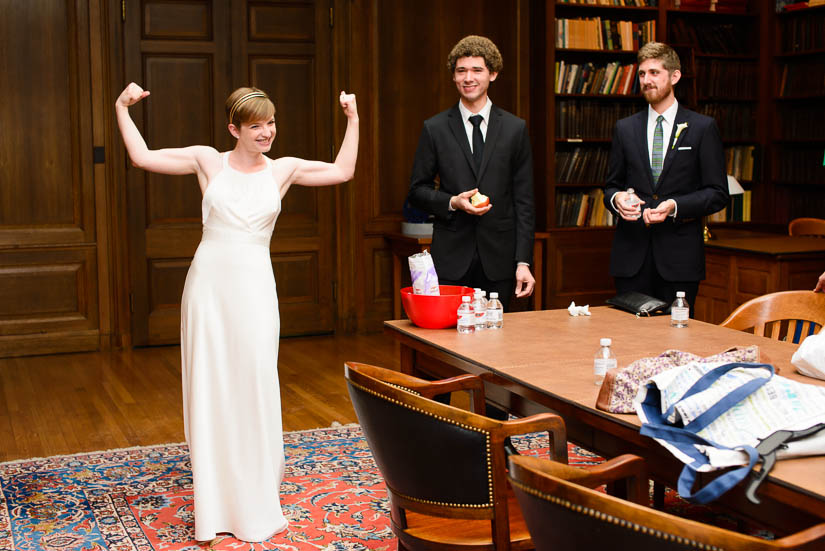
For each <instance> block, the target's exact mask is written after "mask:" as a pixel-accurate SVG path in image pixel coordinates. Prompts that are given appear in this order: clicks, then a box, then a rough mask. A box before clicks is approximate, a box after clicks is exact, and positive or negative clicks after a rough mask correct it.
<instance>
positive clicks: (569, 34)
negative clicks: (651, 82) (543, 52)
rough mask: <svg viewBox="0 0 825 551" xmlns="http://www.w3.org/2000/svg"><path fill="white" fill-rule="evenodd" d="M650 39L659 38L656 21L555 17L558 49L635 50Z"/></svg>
mask: <svg viewBox="0 0 825 551" xmlns="http://www.w3.org/2000/svg"><path fill="white" fill-rule="evenodd" d="M651 40H656V21H654V20H651V21H641V22H638V23H637V22H635V21H614V20H611V19H602V18H601V17H590V18H584V19H556V47H557V48H574V49H586V50H627V51H635V50H638V49H639V48H640V47H641V46H644V45H645V44H646V43H647V42H650V41H651Z"/></svg>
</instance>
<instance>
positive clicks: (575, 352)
mask: <svg viewBox="0 0 825 551" xmlns="http://www.w3.org/2000/svg"><path fill="white" fill-rule="evenodd" d="M591 312H592V316H589V317H571V316H570V315H569V314H568V313H567V310H544V311H537V312H518V313H513V314H505V315H504V327H503V329H501V330H499V331H484V332H482V333H477V334H470V335H460V334H458V333H457V332H456V331H455V329H443V330H431V329H421V328H419V327H416V326H415V325H413V324H412V323H411V322H409V321H408V320H396V321H387V322H385V323H384V327H385V331H386V332H387V333H389V334H391V335H392V336H393V337H394V338H396V339H397V340H398V341H399V343H400V345H401V370H402V371H403V372H405V373H411V374H414V375H419V376H425V378H443V377H450V376H454V375H458V374H461V373H472V374H475V375H479V376H481V377H482V378H483V379H484V380H485V381H486V382H488V383H489V384H487V385H486V389H485V391H486V394H487V398H488V400H490V401H492V402H495V403H496V404H498V405H499V406H500V407H502V408H504V409H506V410H508V411H511V412H512V413H514V414H515V415H530V414H533V413H538V412H541V411H548V410H550V411H555V412H557V413H559V414H560V415H562V416H563V417H564V420H565V423H566V426H567V434H568V439H569V440H570V441H572V442H575V443H577V444H579V445H581V446H583V447H585V448H586V449H589V450H591V451H593V452H596V453H598V454H600V455H602V456H605V457H614V456H617V455H620V454H623V453H634V454H637V455H640V456H642V457H644V458H645V459H646V460H647V466H648V470H649V472H650V476H651V478H652V479H654V480H658V481H661V482H664V483H666V484H669V485H671V486H672V487H673V486H675V481H676V479H677V477H678V473H679V471H680V470H681V468H682V466H683V465H682V463H681V462H679V461H678V460H676V459H675V458H674V457H673V456H672V455H671V454H670V453H669V452H668V451H667V450H665V448H664V447H662V446H661V445H660V444H658V443H657V442H655V441H654V440H652V439H651V438H648V437H646V436H641V435H640V434H639V425H640V422H639V419H638V417H637V416H636V415H635V414H611V413H607V412H604V411H601V410H597V409H596V406H595V404H596V398H597V396H598V392H599V387H598V386H596V385H595V384H594V380H593V357H594V355H595V353H596V351H597V350H598V347H599V339H600V338H601V337H611V338H612V339H613V349H614V353H615V354H616V358H617V359H618V363H619V366H625V365H628V364H629V363H631V362H632V361H634V360H636V359H638V358H643V357H649V356H656V355H659V354H661V353H662V352H663V351H665V350H668V349H676V350H683V351H686V352H691V353H693V354H697V355H699V356H709V355H712V354H715V353H718V352H721V351H724V350H726V349H728V348H730V347H732V346H747V345H752V344H756V345H758V346H759V348H760V355H761V357H760V359H761V361H762V362H765V363H770V364H773V365H774V366H775V367H776V368H778V369H779V370H780V374H781V375H783V376H786V377H789V378H792V379H796V380H799V381H803V382H805V383H811V384H823V385H825V382H824V381H817V380H816V379H811V378H808V377H803V376H801V375H799V374H797V373H796V371H795V369H794V368H793V366H792V365H791V363H790V360H791V356H792V355H793V352H794V350H795V349H796V345H794V344H789V343H784V342H778V341H773V340H770V339H767V338H764V337H756V336H754V335H751V334H749V333H744V332H740V331H733V330H731V329H726V328H723V327H719V326H716V325H711V324H708V323H703V322H700V321H696V320H691V321H690V324H689V325H688V327H687V328H681V329H679V328H673V327H670V319H669V317H667V316H656V317H641V318H636V317H635V316H633V315H632V314H627V313H625V312H621V311H619V310H615V309H613V308H610V307H598V308H593V309H591ZM704 476H705V477H707V475H704ZM700 481H701V482H702V483H704V482H706V481H707V478H704V479H700ZM757 495H758V496H759V497H760V499H761V500H762V503H761V504H760V505H759V506H755V505H753V504H751V503H750V502H749V501H747V499H746V498H745V496H744V490H743V489H742V485H741V484H740V485H739V486H738V487H737V488H735V489H733V490H731V491H730V492H728V493H727V494H726V495H724V496H723V497H722V498H721V499H720V500H719V502H718V503H720V504H721V505H724V506H726V507H730V508H731V509H732V510H734V511H736V512H737V513H739V514H742V515H744V516H746V517H750V518H753V519H756V520H759V521H760V522H762V523H763V524H765V525H767V526H772V527H774V528H775V529H777V530H780V531H782V530H799V529H801V528H803V527H805V526H811V525H813V524H816V523H818V522H823V520H825V457H811V458H803V459H789V460H783V461H778V462H777V463H776V465H775V467H774V469H773V471H772V473H771V474H770V476H769V477H768V479H767V480H766V481H765V482H763V484H762V485H761V486H760V488H759V491H758V492H757Z"/></svg>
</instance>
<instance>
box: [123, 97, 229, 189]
mask: <svg viewBox="0 0 825 551" xmlns="http://www.w3.org/2000/svg"><path fill="white" fill-rule="evenodd" d="M148 95H149V91H148V90H145V91H144V90H143V88H141V87H140V86H138V85H137V84H135V83H134V82H132V83H130V84H129V85H128V86H127V87H126V88H125V89H124V90H123V92H121V93H120V96H118V98H117V101H115V113H116V114H117V125H118V127H119V128H120V134H121V136H123V143H124V144H125V145H126V151H127V152H128V153H129V158H130V159H131V160H132V164H133V165H134V166H136V167H138V168H142V169H143V170H148V171H150V172H159V173H161V174H197V173H202V172H203V169H202V166H203V164H204V161H205V160H206V158H207V157H208V156H210V155H217V151H215V150H214V149H213V148H211V147H208V146H203V145H194V146H190V147H181V148H168V149H155V150H152V149H149V148H148V147H147V146H146V142H145V141H144V139H143V136H141V135H140V131H139V130H138V129H137V126H135V123H134V121H132V117H131V116H130V115H129V107H130V106H132V105H134V104H136V103H137V102H139V101H140V100H142V99H143V98H145V97H146V96H148Z"/></svg>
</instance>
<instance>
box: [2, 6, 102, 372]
mask: <svg viewBox="0 0 825 551" xmlns="http://www.w3.org/2000/svg"><path fill="white" fill-rule="evenodd" d="M89 4H90V3H89V2H88V1H83V0H77V1H74V2H73V1H65V2H51V3H45V4H43V5H40V4H38V3H21V4H17V5H15V7H14V9H13V10H6V11H5V13H4V16H3V17H2V19H1V20H0V49H2V51H5V52H14V55H7V56H4V59H3V79H0V94H2V97H3V102H0V120H2V121H3V128H4V132H3V135H2V136H0V167H2V168H0V170H2V185H0V274H3V275H2V276H0V277H2V278H3V279H5V281H4V282H3V291H2V294H3V295H4V297H3V299H2V300H0V326H2V329H0V334H2V337H0V355H3V356H16V355H25V354H36V353H42V352H47V351H76V350H93V349H96V348H97V347H98V346H99V325H98V323H99V312H98V296H97V277H98V273H97V272H98V271H97V243H96V232H95V221H96V210H95V208H96V205H95V180H94V178H95V171H94V169H93V167H92V148H93V145H94V141H93V130H92V126H93V112H92V102H91V89H90V82H91V81H92V80H93V78H92V77H93V76H94V77H97V76H98V75H97V74H95V75H92V69H91V67H90V55H91V54H90V44H89V43H90V28H89V17H90V15H89ZM32 37H49V40H46V41H43V40H34V39H33V38H32ZM67 256H68V257H71V258H72V260H67ZM58 282H59V284H58Z"/></svg>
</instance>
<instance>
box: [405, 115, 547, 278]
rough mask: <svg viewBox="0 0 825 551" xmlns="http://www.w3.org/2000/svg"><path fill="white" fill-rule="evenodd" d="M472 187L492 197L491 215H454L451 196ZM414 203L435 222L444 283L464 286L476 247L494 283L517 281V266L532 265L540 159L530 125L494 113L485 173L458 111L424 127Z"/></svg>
mask: <svg viewBox="0 0 825 551" xmlns="http://www.w3.org/2000/svg"><path fill="white" fill-rule="evenodd" d="M436 177H438V180H439V183H438V184H436V181H435V179H436ZM473 188H478V189H479V191H480V192H481V193H483V194H484V195H487V196H488V197H490V203H491V204H492V205H493V208H492V209H490V211H489V212H487V213H486V214H484V215H482V216H473V215H470V214H467V213H465V212H464V211H460V210H459V211H450V210H449V202H450V197H452V196H453V195H458V194H459V193H461V192H463V191H469V190H471V189H473ZM408 198H409V201H410V203H411V204H412V205H414V206H415V207H418V208H419V209H422V210H424V211H426V212H429V213H431V214H433V215H435V221H434V223H433V244H432V248H431V251H430V252H431V254H432V256H433V262H434V263H435V268H436V271H437V273H438V276H439V277H440V278H443V279H450V280H457V279H460V278H461V277H462V276H463V275H464V274H465V273H466V272H467V270H468V269H469V267H470V263H471V262H472V259H473V253H474V251H475V249H476V247H478V253H479V256H480V259H481V263H482V266H483V268H484V273H485V274H486V275H487V277H488V278H489V279H491V280H494V281H499V280H505V279H512V278H514V276H515V271H516V263H517V262H527V263H530V264H532V260H533V258H532V257H533V237H534V232H535V207H534V204H533V157H532V153H531V149H530V139H529V136H528V134H527V125H526V124H525V122H524V120H522V119H520V118H518V117H516V116H514V115H512V114H510V113H508V112H507V111H504V110H503V109H499V108H498V107H496V106H495V105H493V106H492V109H491V111H490V119H489V120H488V121H487V136H486V138H485V141H484V156H483V158H482V161H481V167H480V169H479V170H478V171H476V168H475V164H474V163H473V156H472V153H471V152H470V144H469V142H468V140H467V132H466V131H465V129H464V123H463V122H462V120H461V112H460V111H459V110H458V104H456V105H454V106H453V107H451V108H450V109H448V110H446V111H444V112H442V113H439V114H438V115H436V116H434V117H432V118H430V119H427V120H426V121H424V129H423V130H422V131H421V138H420V139H419V141H418V149H417V150H416V153H415V160H414V162H413V169H412V177H411V181H410V191H409V197H408Z"/></svg>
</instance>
